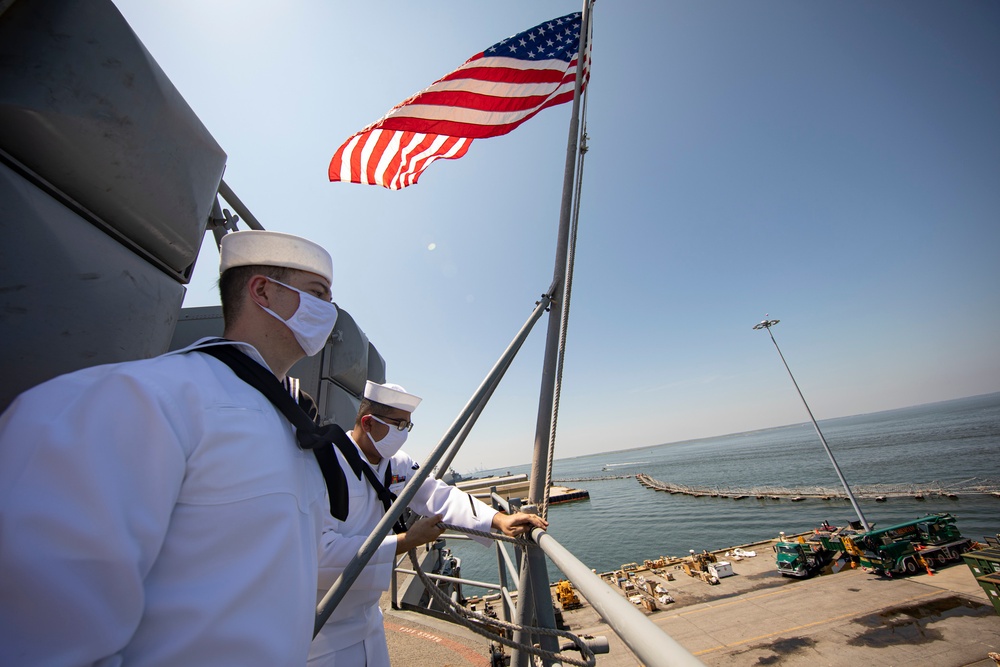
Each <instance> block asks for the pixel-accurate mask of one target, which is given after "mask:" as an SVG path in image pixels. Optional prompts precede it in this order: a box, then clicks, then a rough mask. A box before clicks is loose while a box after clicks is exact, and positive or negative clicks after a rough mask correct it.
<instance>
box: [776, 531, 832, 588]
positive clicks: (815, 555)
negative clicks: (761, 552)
mask: <svg viewBox="0 0 1000 667" xmlns="http://www.w3.org/2000/svg"><path fill="white" fill-rule="evenodd" d="M774 551H775V553H776V554H777V558H776V564H777V566H778V572H780V573H781V574H782V575H783V576H786V577H796V578H799V579H805V578H807V577H811V576H812V575H814V574H816V573H817V572H819V571H820V570H821V569H822V568H823V567H824V566H825V565H826V564H827V563H829V562H830V561H831V560H832V558H833V551H831V550H830V549H828V548H826V546H824V545H823V544H822V543H821V542H818V541H813V540H804V541H798V540H779V541H778V543H777V544H775V545H774Z"/></svg>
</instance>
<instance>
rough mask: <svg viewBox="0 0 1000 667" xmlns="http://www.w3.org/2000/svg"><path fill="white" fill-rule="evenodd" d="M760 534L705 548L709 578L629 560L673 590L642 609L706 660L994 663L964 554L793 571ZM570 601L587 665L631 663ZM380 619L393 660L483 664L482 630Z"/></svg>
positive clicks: (995, 640) (997, 632) (399, 617)
mask: <svg viewBox="0 0 1000 667" xmlns="http://www.w3.org/2000/svg"><path fill="white" fill-rule="evenodd" d="M772 545H773V542H762V543H759V544H753V545H743V549H746V550H753V551H756V553H757V556H756V557H753V558H744V559H742V560H734V559H733V558H732V556H730V557H728V558H727V557H726V556H725V550H722V551H718V552H714V553H715V554H716V555H717V556H718V558H719V560H727V561H729V562H730V563H731V564H732V569H733V572H734V575H733V576H728V577H724V578H722V579H721V580H720V582H719V584H718V585H714V586H713V585H709V584H708V583H705V582H704V581H702V580H700V579H696V578H693V577H690V576H688V575H686V574H685V573H684V570H683V568H681V566H680V565H679V564H671V565H668V566H667V567H665V568H657V570H658V571H660V572H662V573H663V574H662V575H657V574H654V573H652V572H651V571H649V570H645V569H640V570H639V571H638V572H637V574H639V575H642V576H644V577H645V578H646V579H647V580H650V581H656V582H658V583H661V585H662V586H663V587H664V588H665V589H666V590H667V591H668V592H669V594H670V595H671V596H672V597H673V598H674V600H675V602H674V603H672V604H667V605H663V604H658V605H657V606H658V607H659V608H658V610H657V611H646V612H645V613H647V614H648V616H649V618H650V620H652V621H653V622H654V623H655V624H657V625H658V626H660V627H662V628H663V629H664V630H665V631H666V632H667V633H668V634H669V635H670V636H671V637H673V638H674V639H675V640H676V641H678V642H679V643H680V644H682V645H683V646H684V647H685V648H687V649H688V650H689V651H691V652H692V653H693V654H694V655H696V656H697V657H698V658H699V659H700V660H702V661H703V662H704V663H705V664H706V665H710V666H712V665H720V666H721V665H725V666H726V667H742V666H746V667H750V666H751V665H752V666H757V665H778V664H780V665H783V666H791V667H795V666H799V665H801V666H805V665H809V667H815V666H816V665H824V666H829V667H857V666H858V665H905V666H907V667H969V666H975V667H994V662H993V660H991V659H990V658H988V657H987V654H988V653H989V652H990V651H1000V616H998V615H997V614H996V612H995V611H994V610H993V607H992V606H991V605H990V603H989V601H988V599H987V597H986V594H985V593H984V592H983V590H982V588H980V587H979V585H978V584H977V583H976V580H975V579H974V577H973V576H972V573H971V572H970V570H969V568H968V567H966V565H965V564H964V563H957V564H952V565H950V566H948V567H945V568H943V569H941V570H938V571H936V572H934V574H933V575H928V574H926V573H923V574H918V575H915V576H909V577H901V578H894V579H886V578H882V577H878V576H875V575H873V574H869V573H866V572H864V571H862V570H860V569H856V570H852V569H849V568H848V569H845V570H843V571H841V572H838V573H836V574H827V575H823V576H817V577H813V578H812V579H806V580H796V579H788V578H785V577H782V576H781V575H779V574H778V573H777V571H776V569H775V565H774V553H773V551H772V549H771V547H772ZM667 573H669V574H670V575H672V577H673V579H672V580H668V579H667V577H666V574H667ZM609 585H610V584H609ZM614 588H615V590H618V589H617V587H614ZM622 594H623V595H624V592H623V593H622ZM581 602H583V603H584V605H583V607H582V608H580V609H575V610H570V611H564V612H563V620H564V622H565V623H567V624H568V625H569V627H570V630H572V631H573V632H575V633H577V634H590V635H605V636H607V637H608V640H609V642H610V644H611V653H610V654H607V655H599V656H598V657H597V665H599V666H600V667H625V666H629V667H632V666H634V665H637V664H638V662H637V660H636V658H635V657H634V656H633V655H632V653H631V652H630V651H629V650H628V648H627V647H626V646H625V645H624V644H622V642H621V641H620V640H618V639H617V637H615V636H614V634H613V633H611V632H610V631H609V630H608V628H607V626H606V625H605V624H604V623H603V621H601V619H600V618H599V617H598V616H597V614H596V612H594V610H593V609H592V608H591V607H590V606H589V605H588V604H587V602H586V600H585V599H581ZM386 606H387V605H386ZM386 619H387V625H386V627H387V630H388V633H389V642H390V643H389V646H390V653H391V655H392V657H393V664H395V665H418V666H419V665H428V666H429V665H434V666H435V667H438V666H440V665H453V666H455V667H459V666H462V665H477V666H485V665H489V657H488V651H487V640H486V639H485V638H482V637H480V636H479V635H475V634H474V633H472V632H470V631H468V630H465V629H464V628H462V627H460V626H456V625H453V624H451V623H447V622H444V621H439V620H436V619H431V618H428V617H426V616H422V615H418V614H414V613H412V612H398V611H391V610H390V611H388V612H387V614H386Z"/></svg>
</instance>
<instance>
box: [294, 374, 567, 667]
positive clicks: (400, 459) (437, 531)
mask: <svg viewBox="0 0 1000 667" xmlns="http://www.w3.org/2000/svg"><path fill="white" fill-rule="evenodd" d="M420 401H421V399H420V398H419V397H417V396H414V395H413V394H409V393H407V392H406V390H405V389H403V387H401V386H399V385H397V384H390V383H387V384H377V383H375V382H371V381H369V382H367V383H366V384H365V391H364V400H363V401H362V402H361V406H360V408H359V409H358V414H357V418H356V419H355V422H354V428H353V430H352V431H351V432H350V433H347V434H346V437H348V438H349V440H350V442H349V443H348V444H349V445H350V446H351V448H347V447H344V448H343V449H341V448H339V447H338V449H337V456H338V457H339V460H340V464H341V466H342V467H343V469H344V471H345V477H346V479H347V487H348V496H349V501H348V515H347V519H346V520H345V521H339V520H337V519H335V518H333V517H327V522H326V526H324V528H323V539H322V552H321V554H320V579H319V595H318V599H319V600H322V598H323V597H324V596H325V594H326V593H327V591H328V590H329V588H330V587H331V586H332V585H333V583H334V582H335V581H336V580H337V577H338V576H340V573H341V572H343V570H344V568H345V567H346V566H347V564H348V563H349V562H350V561H351V559H352V558H353V557H354V555H355V554H357V553H358V551H359V549H360V548H361V546H362V545H363V544H364V542H365V540H366V539H367V537H368V535H369V534H370V533H371V532H372V531H373V530H374V529H375V527H376V525H377V524H378V522H379V521H380V520H381V519H382V516H383V515H384V514H385V511H386V509H387V505H386V503H385V502H384V500H383V499H394V497H395V495H398V494H399V493H400V492H401V491H402V490H403V487H404V486H406V483H407V481H408V480H409V479H410V477H411V476H413V475H414V474H416V472H417V470H418V469H419V468H420V466H419V464H417V462H416V461H414V460H413V459H412V458H410V457H409V456H408V455H407V454H406V453H405V452H403V451H402V450H401V447H402V446H403V444H404V443H405V442H406V438H407V435H408V434H409V432H410V430H411V429H412V428H413V422H411V421H410V417H411V415H412V413H413V411H414V410H416V409H417V406H418V405H419V404H420ZM344 452H346V453H347V456H345V454H344ZM362 466H364V467H367V468H368V470H367V471H365V470H364V468H363V467H362ZM379 485H381V486H383V487H385V489H386V490H387V491H388V492H390V493H391V494H393V495H392V496H387V495H385V494H383V499H380V497H379V495H380V493H379V489H378V488H377V487H378V486H379ZM409 508H410V509H411V510H413V511H414V512H416V513H417V514H420V515H422V516H421V518H420V519H418V520H417V521H416V522H414V523H413V524H412V525H411V526H410V527H409V528H408V529H405V527H404V526H397V533H396V534H393V535H389V536H387V537H386V538H385V539H384V540H383V541H382V544H381V545H380V546H379V548H378V550H377V551H376V552H375V554H374V555H373V556H372V559H371V560H370V561H369V562H368V565H367V566H365V568H364V570H363V571H362V572H361V574H360V575H359V576H358V578H357V580H355V582H354V584H353V585H352V586H351V588H350V590H349V591H348V592H347V594H346V596H345V597H344V599H343V600H342V601H341V602H340V604H339V605H338V606H337V608H336V609H334V611H333V614H332V615H331V616H330V618H329V619H328V620H327V622H326V624H325V625H324V626H323V628H322V630H321V631H320V633H319V634H318V635H317V636H316V639H315V640H313V645H312V649H311V650H310V653H309V665H310V666H311V667H319V666H323V667H364V666H365V665H367V667H389V650H388V648H387V646H386V639H385V628H384V626H383V619H382V610H381V609H380V608H379V598H380V596H381V594H382V592H383V591H387V590H388V589H389V583H390V579H391V576H392V568H393V564H394V561H395V560H396V557H397V555H399V554H403V553H406V552H407V551H410V550H411V549H414V548H416V547H419V546H421V545H423V544H427V543H429V542H433V541H434V540H436V539H437V538H438V536H439V535H441V533H442V532H443V529H442V528H441V527H439V526H438V524H439V523H440V522H442V521H443V522H445V523H448V524H451V525H455V526H460V527H463V528H470V529H473V530H478V531H480V532H489V531H490V530H491V529H492V528H496V529H497V530H500V531H501V532H503V533H504V534H506V535H509V536H511V537H516V536H518V535H521V534H523V533H525V532H527V531H529V530H531V529H532V528H535V527H538V528H545V527H546V526H548V522H546V521H545V520H544V519H542V518H541V517H539V516H536V515H533V514H525V513H517V514H510V515H508V514H504V513H502V512H497V511H496V510H494V509H492V508H491V507H489V506H488V505H486V504H485V503H483V502H481V501H479V500H477V499H476V498H474V497H472V496H470V495H469V494H467V493H465V492H464V491H461V490H459V489H457V488H455V487H454V486H449V485H447V484H445V483H444V482H441V481H439V480H437V479H434V478H432V477H428V478H427V479H426V480H424V482H423V483H422V484H421V485H420V490H419V491H417V493H416V495H415V496H414V497H413V500H411V501H410V504H409ZM473 539H475V540H477V541H479V542H480V543H482V544H485V545H489V544H491V543H492V541H491V540H490V539H489V538H486V537H482V536H476V535H473Z"/></svg>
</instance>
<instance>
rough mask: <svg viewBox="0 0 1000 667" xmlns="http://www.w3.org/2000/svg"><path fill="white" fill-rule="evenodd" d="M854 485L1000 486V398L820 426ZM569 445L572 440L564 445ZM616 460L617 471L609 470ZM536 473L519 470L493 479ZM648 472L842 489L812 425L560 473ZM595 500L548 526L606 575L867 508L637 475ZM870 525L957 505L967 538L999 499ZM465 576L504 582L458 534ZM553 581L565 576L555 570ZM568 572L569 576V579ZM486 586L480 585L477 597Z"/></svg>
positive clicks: (981, 528) (964, 501)
mask: <svg viewBox="0 0 1000 667" xmlns="http://www.w3.org/2000/svg"><path fill="white" fill-rule="evenodd" d="M820 429H821V430H822V431H823V435H824V436H825V438H826V441H827V443H828V444H829V446H830V449H831V450H832V451H833V454H834V457H835V458H836V460H837V463H838V465H839V466H840V469H841V471H842V472H843V474H844V477H845V478H846V479H847V481H848V483H849V484H851V485H852V486H853V485H861V484H893V483H898V484H925V483H930V482H940V483H941V484H943V485H945V486H947V485H949V484H956V483H960V482H962V481H965V480H968V479H970V478H974V477H975V478H980V479H988V480H992V481H994V482H995V483H996V484H1000V393H996V394H988V395H985V396H975V397H970V398H963V399H957V400H953V401H945V402H942V403H934V404H930V405H921V406H914V407H909V408H902V409H899V410H890V411H887V412H878V413H872V414H866V415H856V416H852V417H842V418H839V419H831V420H825V421H821V422H820ZM556 446H557V450H556V452H557V454H558V452H559V447H562V448H563V450H565V449H568V448H569V447H570V446H571V444H570V443H566V442H561V443H559V442H557V445H556ZM606 466H612V467H610V468H608V469H605V467H606ZM508 470H509V471H510V472H511V473H521V472H525V473H527V472H530V466H527V465H525V466H518V467H513V468H509V469H508V468H505V469H502V470H496V471H487V472H485V473H482V474H491V473H496V474H503V473H506V472H508ZM638 472H644V473H646V474H648V475H650V476H651V477H653V478H655V479H658V480H661V481H665V482H674V483H678V484H686V485H688V486H704V487H713V486H719V487H751V486H764V485H772V486H781V487H800V486H823V487H828V488H837V489H839V488H841V485H840V481H839V479H838V478H837V475H836V472H835V471H834V469H833V466H832V465H831V463H830V460H829V458H828V457H827V454H826V452H825V451H824V449H823V446H822V444H821V443H820V440H819V437H818V436H817V435H816V431H815V429H814V428H813V426H812V423H811V422H806V423H804V424H798V425H793V426H784V427H780V428H772V429H765V430H761V431H753V432H748V433H736V434H732V435H726V436H721V437H716V438H705V439H701V440H691V441H685V442H679V443H673V444H666V445H658V446H654V447H644V448H640V449H631V450H627V451H619V452H608V453H605V454H594V455H590V456H581V457H577V458H570V459H557V460H556V461H555V464H554V473H553V479H555V480H561V479H572V478H582V477H599V476H609V475H626V474H627V475H632V474H635V473H638ZM571 486H576V487H578V488H585V489H587V490H588V491H589V492H590V500H589V501H583V502H577V503H570V504H566V505H556V506H554V507H552V508H551V509H550V510H549V522H550V526H549V532H550V533H551V534H552V535H553V537H555V538H556V539H557V540H559V542H560V543H561V544H562V545H563V546H565V547H566V548H568V549H569V550H570V551H572V552H573V553H574V554H575V555H576V556H577V557H578V558H579V559H580V560H581V561H583V562H584V563H586V564H587V565H589V566H590V567H592V568H595V569H596V570H597V571H598V572H605V571H609V570H612V569H616V568H618V567H620V566H621V565H622V563H628V562H632V561H636V562H639V563H641V562H642V561H643V560H644V559H647V558H649V559H654V558H657V557H659V556H663V555H671V556H682V555H685V554H687V552H688V550H689V549H694V550H696V551H700V550H702V549H720V548H725V547H729V546H735V545H740V544H746V543H750V542H755V541H758V540H764V539H769V538H772V537H777V535H778V532H779V531H785V532H786V533H789V534H791V533H796V532H803V531H806V530H810V529H812V528H814V527H816V526H817V525H819V523H820V522H822V521H823V520H828V521H829V522H830V523H832V524H836V525H843V524H845V523H847V522H848V521H851V520H856V519H857V515H856V514H855V512H854V509H853V507H852V506H851V504H850V502H848V501H847V500H827V501H824V500H804V501H801V502H796V503H792V502H789V501H788V500H781V501H774V500H757V499H755V498H753V497H751V498H746V499H743V500H733V499H731V498H711V497H702V498H694V497H689V496H682V495H670V494H667V493H662V492H657V491H651V490H649V489H646V488H645V487H643V486H641V485H640V484H639V483H638V482H637V481H636V480H635V479H634V478H628V479H608V480H600V481H587V482H579V483H574V484H571ZM859 504H860V506H861V511H862V512H863V513H864V515H865V518H866V519H867V520H868V522H869V523H873V524H877V525H881V526H888V525H892V524H893V523H899V522H902V521H908V520H910V519H915V518H917V517H919V516H922V515H924V514H926V513H928V512H951V513H952V514H954V515H956V516H957V517H958V526H959V529H960V530H961V531H962V534H963V535H965V536H967V537H971V538H974V539H978V540H982V538H983V536H984V535H994V534H996V533H997V532H998V531H1000V498H995V497H993V496H984V495H960V496H959V498H958V499H957V500H950V499H947V498H930V497H929V498H928V499H926V500H924V501H918V500H915V499H912V498H890V499H889V500H888V501H887V502H884V503H876V502H874V501H867V500H860V501H859ZM449 546H450V547H452V548H453V551H454V552H455V553H456V555H458V556H460V557H461V558H462V575H463V576H464V577H467V578H470V579H478V580H482V581H496V580H497V567H496V561H495V558H494V557H492V556H491V555H490V554H491V553H492V552H491V551H489V550H487V549H485V548H483V547H481V546H479V545H475V544H468V543H464V542H459V541H455V540H452V541H451V542H449ZM549 576H550V577H551V578H555V577H557V576H558V571H557V570H555V569H554V568H552V567H550V574H549ZM560 578H561V577H560ZM474 592H481V591H479V590H478V589H470V593H474Z"/></svg>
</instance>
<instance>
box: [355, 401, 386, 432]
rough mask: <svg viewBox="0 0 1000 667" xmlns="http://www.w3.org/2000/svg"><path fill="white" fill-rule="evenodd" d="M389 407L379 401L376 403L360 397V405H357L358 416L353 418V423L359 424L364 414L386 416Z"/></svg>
mask: <svg viewBox="0 0 1000 667" xmlns="http://www.w3.org/2000/svg"><path fill="white" fill-rule="evenodd" d="M391 409H392V408H390V407H389V406H387V405H382V404H381V403H376V402H375V401H373V400H371V399H368V398H362V399H361V405H360V406H358V416H357V417H355V418H354V425H355V426H360V425H361V418H362V417H364V416H365V415H372V416H374V417H388V416H389V411H390V410H391Z"/></svg>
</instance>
